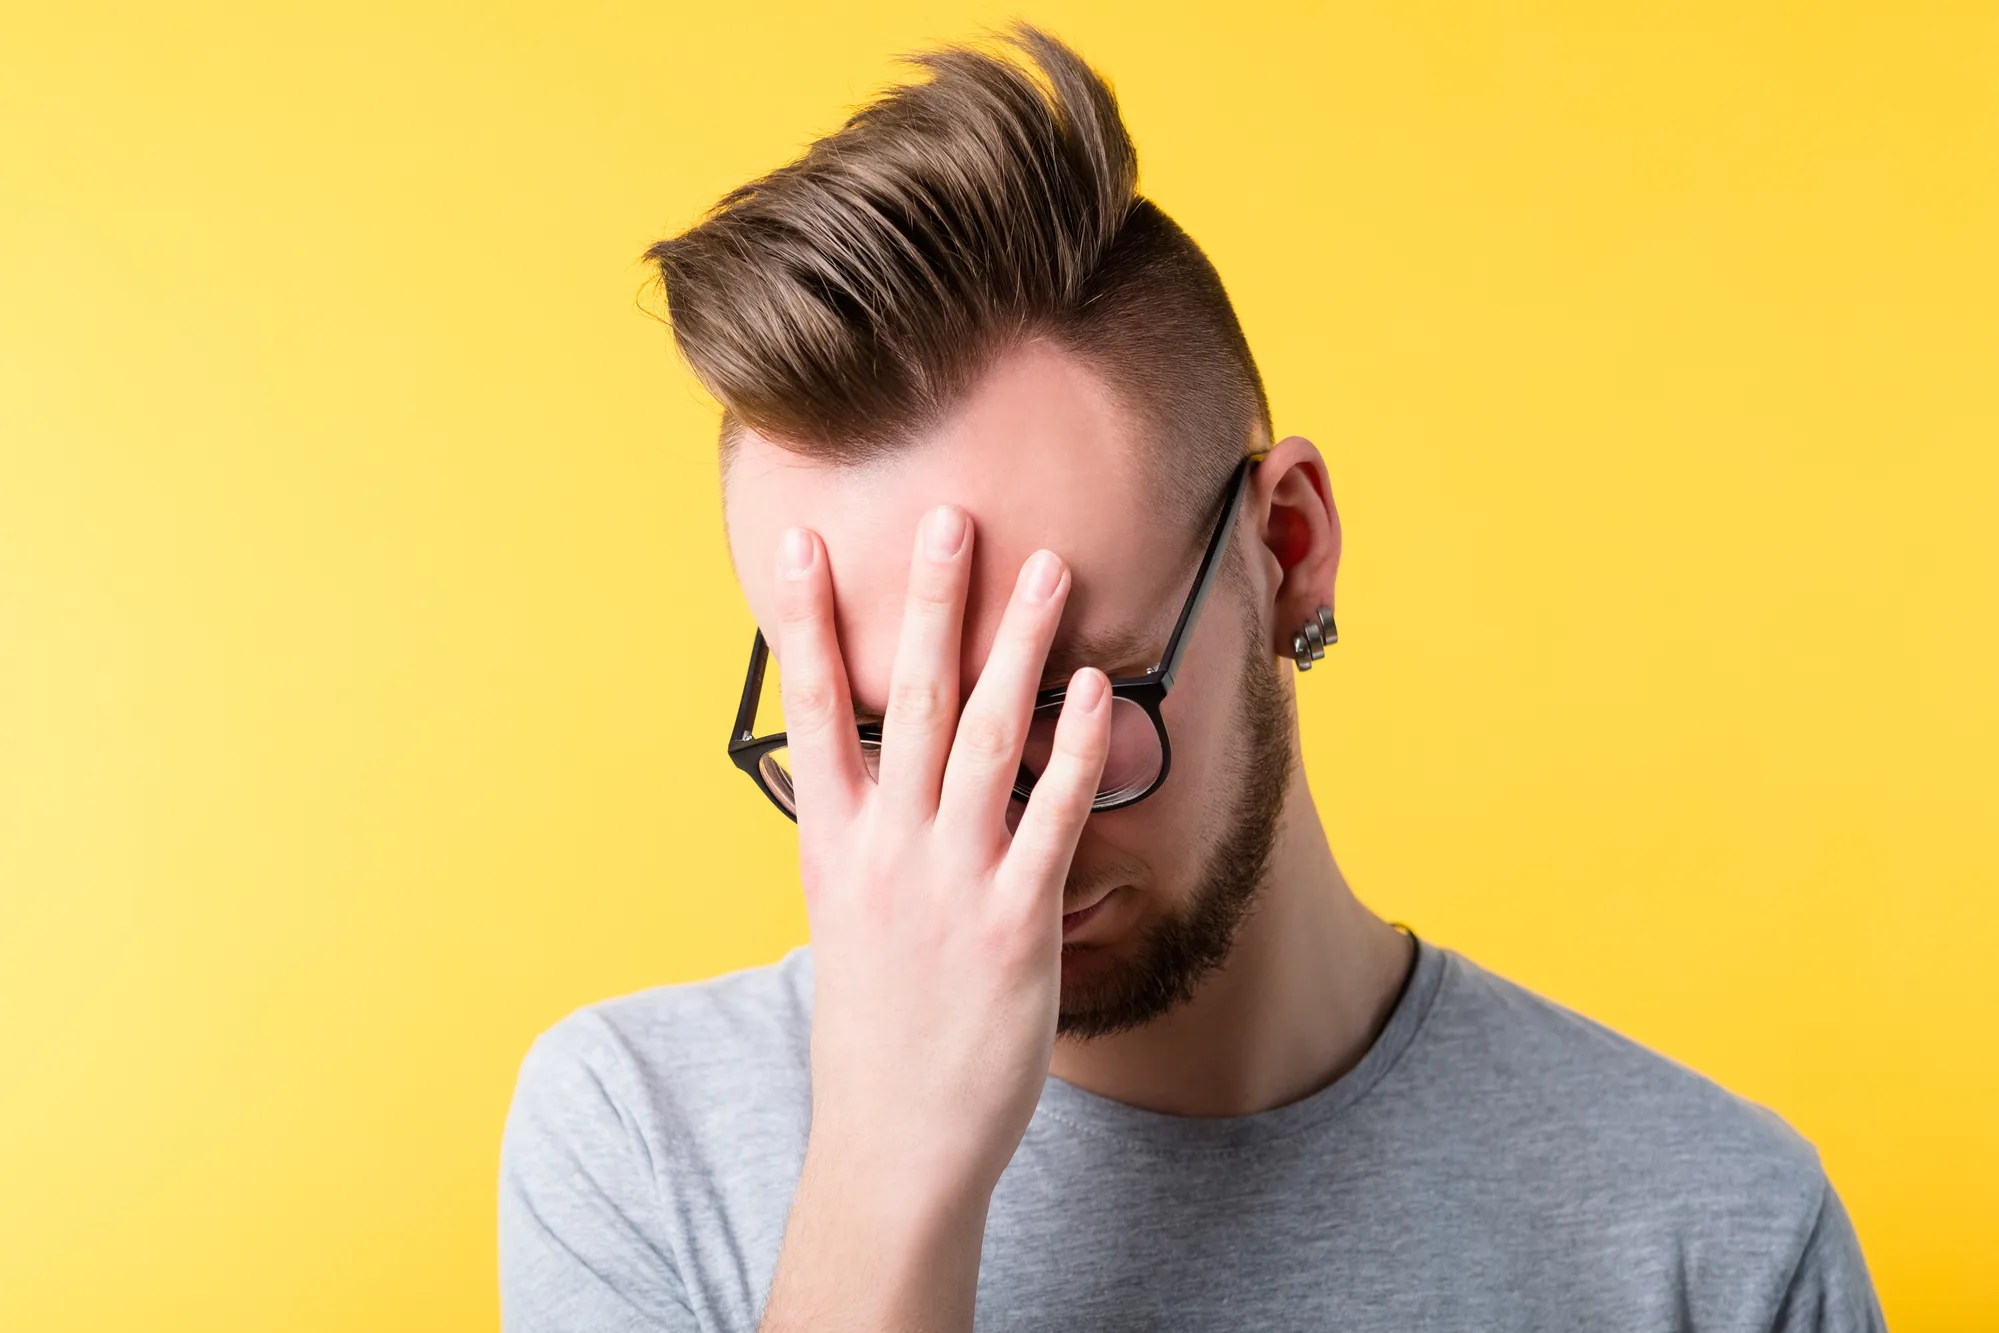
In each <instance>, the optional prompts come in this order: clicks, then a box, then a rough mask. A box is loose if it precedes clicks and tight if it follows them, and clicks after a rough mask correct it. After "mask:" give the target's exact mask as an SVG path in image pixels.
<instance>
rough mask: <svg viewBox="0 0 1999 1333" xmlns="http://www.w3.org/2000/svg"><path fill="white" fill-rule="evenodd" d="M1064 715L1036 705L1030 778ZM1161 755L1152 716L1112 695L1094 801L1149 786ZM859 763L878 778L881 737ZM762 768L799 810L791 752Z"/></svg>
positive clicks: (1048, 753)
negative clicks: (1108, 740)
mask: <svg viewBox="0 0 1999 1333" xmlns="http://www.w3.org/2000/svg"><path fill="white" fill-rule="evenodd" d="M1061 713H1062V705H1061V704H1059V703H1054V704H1047V705H1044V706H1043V707H1041V708H1037V709H1035V710H1034V716H1033V717H1032V718H1031V719H1030V721H1029V723H1028V729H1027V742H1026V744H1025V745H1024V746H1023V747H1022V752H1021V767H1022V768H1024V769H1025V770H1027V772H1028V774H1029V775H1030V776H1032V777H1036V778H1039V777H1040V776H1041V774H1042V773H1043V772H1045V771H1046V770H1047V767H1048V761H1049V759H1050V758H1051V757H1052V756H1053V754H1054V752H1055V723H1056V720H1057V719H1058V718H1059V717H1060V716H1061ZM1163 757H1164V755H1163V752H1162V750H1161V748H1160V744H1159V731H1158V729H1157V728H1156V727H1154V726H1153V724H1152V715H1151V714H1150V713H1148V712H1146V711H1145V709H1143V708H1141V707H1140V706H1139V705H1137V704H1135V703H1133V702H1132V701H1131V700H1129V699H1122V698H1118V697H1116V696H1113V697H1112V699H1111V744H1110V753H1109V754H1108V755H1107V756H1106V757H1105V759H1104V772H1103V776H1102V777H1101V778H1100V779H1099V780H1098V782H1097V795H1096V799H1095V801H1094V804H1095V805H1098V806H1103V805H1109V804H1112V803H1114V802H1118V801H1123V800H1128V799H1130V798H1131V797H1134V796H1136V795H1138V794H1139V793H1140V792H1142V791H1144V790H1145V789H1146V788H1148V787H1150V786H1151V785H1152V783H1153V781H1154V780H1155V779H1157V778H1158V776H1159V768H1160V763H1161V761H1162V759H1163ZM861 762H862V764H863V765H864V766H865V767H866V768H867V771H868V776H869V777H870V778H874V777H879V776H880V773H881V742H880V741H876V740H867V739H863V740H862V741H861ZM758 767H759V768H760V769H761V770H762V773H763V779H764V783H765V785H767V786H768V787H769V788H770V790H771V794H772V795H774V796H776V797H777V799H778V801H779V802H780V803H781V804H782V805H783V806H784V808H785V809H787V810H793V811H795V810H796V809H797V808H798V807H797V804H796V798H795V796H794V794H793V790H792V783H791V753H790V751H789V750H788V749H786V748H785V747H783V746H779V747H778V748H777V749H774V750H770V751H767V752H766V753H765V754H764V755H763V756H762V758H761V759H759V760H758Z"/></svg>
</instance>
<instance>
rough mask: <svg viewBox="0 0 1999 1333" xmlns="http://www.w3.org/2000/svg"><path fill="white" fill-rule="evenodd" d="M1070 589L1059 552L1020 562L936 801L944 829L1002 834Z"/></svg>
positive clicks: (993, 835)
mask: <svg viewBox="0 0 1999 1333" xmlns="http://www.w3.org/2000/svg"><path fill="white" fill-rule="evenodd" d="M1069 587H1070V579H1069V570H1068V567H1067V566H1066V565H1065V564H1064V563H1063V561H1062V558H1061V557H1060V556H1058V555H1056V554H1055V553H1054V552H1053V551H1036V552H1035V553H1034V554H1033V555H1032V556H1030V557H1028V560H1027V563H1026V564H1024V565H1022V566H1021V567H1020V577H1019V578H1018V579H1016V580H1015V581H1014V587H1013V599H1012V600H1011V601H1010V602H1008V603H1007V608H1006V614H1005V616H1004V617H1003V618H1002V619H1001V621H1000V628H999V636H998V637H997V638H996V639H994V640H993V649H992V652H991V654H990V655H989V656H988V657H987V658H986V664H985V666H984V667H983V668H982V669H981V670H980V672H979V683H978V684H977V685H976V686H974V687H973V688H972V697H971V698H970V699H967V700H966V701H965V710H964V713H963V714H962V715H961V716H960V717H959V719H958V733H957V736H956V738H955V739H954V740H953V741H952V742H951V754H950V758H949V759H948V760H947V761H946V763H945V766H944V786H943V791H942V794H941V795H940V796H939V798H938V804H937V822H938V824H939V825H940V826H945V825H949V826H951V827H952V828H953V829H954V830H962V831H963V835H965V836H978V835H979V834H981V833H982V834H984V835H985V836H987V837H991V838H993V839H995V840H998V839H999V835H1000V825H1001V820H1002V818H1003V817H1004V815H1005V813H1006V804H1007V801H1008V799H1009V798H1010V796H1011V795H1012V792H1013V782H1014V777H1015V775H1016V774H1018V773H1019V771H1020V752H1021V747H1022V745H1023V744H1025V742H1026V740H1027V727H1028V722H1029V719H1030V718H1031V717H1032V716H1033V708H1034V696H1035V695H1036V694H1037V693H1039V692H1040V686H1041V672H1042V670H1043V668H1044V667H1045V665H1046V664H1047V661H1048V645H1049V644H1050V643H1052V642H1054V639H1055V627H1056V625H1058V624H1059V623H1060V622H1061V619H1062V607H1063V604H1064V603H1065V602H1066V601H1067V600H1068V596H1069Z"/></svg>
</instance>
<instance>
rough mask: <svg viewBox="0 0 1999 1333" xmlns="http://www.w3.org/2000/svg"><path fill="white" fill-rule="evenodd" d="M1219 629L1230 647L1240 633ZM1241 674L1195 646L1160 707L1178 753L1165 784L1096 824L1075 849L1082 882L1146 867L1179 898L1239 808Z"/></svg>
mask: <svg viewBox="0 0 1999 1333" xmlns="http://www.w3.org/2000/svg"><path fill="white" fill-rule="evenodd" d="M1204 628H1205V627H1204ZM1216 628H1217V629H1218V630H1221V631H1223V632H1221V633H1218V634H1217V635H1215V638H1216V639H1219V640H1222V642H1223V646H1224V647H1226V637H1227V633H1226V632H1227V630H1229V629H1231V628H1233V627H1232V626H1230V625H1229V624H1228V623H1227V621H1226V620H1223V621H1222V622H1221V624H1219V625H1218V626H1217V627H1216ZM1197 650H1205V651H1197ZM1217 658H1220V659H1222V660H1216V659H1217ZM1240 672H1241V664H1240V662H1239V661H1232V660H1229V659H1228V658H1227V655H1226V653H1217V652H1215V651H1214V646H1213V644H1212V643H1211V642H1210V643H1200V642H1197V643H1195V644H1190V645H1188V653H1187V656H1186V658H1185V659H1183V661H1182V664H1181V670H1180V675H1179V678H1178V679H1177V680H1176V681H1175V682H1174V685H1173V692H1172V693H1171V694H1169V695H1167V696H1166V702H1165V703H1164V704H1162V705H1161V706H1160V715H1161V716H1162V717H1163V718H1164V719H1165V721H1166V734H1167V741H1168V744H1169V745H1170V746H1171V748H1172V764H1171V767H1170V768H1169V770H1168V772H1167V776H1166V784H1165V785H1164V786H1163V787H1161V788H1160V789H1159V790H1158V791H1156V792H1154V793H1153V794H1152V795H1150V796H1148V797H1146V798H1145V799H1144V800H1143V801H1140V802H1139V803H1138V804H1137V805H1134V806H1131V807H1129V808H1127V809H1124V810H1110V811H1106V812H1104V813H1102V814H1098V815H1092V816H1091V817H1090V822H1089V823H1088V824H1087V825H1085V826H1084V830H1083V838H1082V842H1081V844H1080V845H1079V846H1078V847H1077V850H1076V865H1077V867H1078V869H1079V871H1082V872H1084V874H1083V875H1082V876H1079V877H1081V878H1086V879H1087V878H1088V877H1089V875H1090V874H1093V873H1105V872H1104V871H1103V869H1102V868H1104V867H1108V866H1110V865H1122V866H1128V867H1132V868H1134V869H1136V868H1138V867H1143V873H1144V876H1145V879H1146V881H1147V888H1148V891H1149V892H1151V893H1154V894H1157V895H1160V896H1162V897H1166V898H1174V897H1177V896H1178V894H1179V891H1180V881H1181V880H1182V878H1183V877H1185V876H1186V875H1189V874H1192V873H1193V872H1194V868H1195V867H1196V866H1197V865H1198V863H1199V862H1200V860H1201V858H1202V855H1203V853H1204V852H1205V851H1206V849H1207V848H1208V847H1209V846H1211V845H1212V844H1213V842H1214V841H1215V838H1216V836H1217V830H1216V828H1215V827H1214V823H1215V820H1216V819H1217V818H1218V817H1220V812H1221V811H1224V810H1227V809H1229V808H1230V807H1231V805H1232V800H1231V798H1232V796H1233V795H1234V790H1233V784H1234V782H1235V778H1234V777H1233V775H1232V773H1231V772H1230V769H1229V765H1228V760H1229V756H1230V755H1231V754H1232V753H1233V752H1234V748H1235V745H1236V742H1235V740H1234V735H1233V733H1234V728H1235V726H1236V718H1237V715H1238V713H1239V711H1240V709H1239V705H1238V702H1237V699H1236V690H1237V688H1238V686H1239V683H1240Z"/></svg>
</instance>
